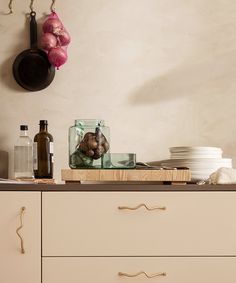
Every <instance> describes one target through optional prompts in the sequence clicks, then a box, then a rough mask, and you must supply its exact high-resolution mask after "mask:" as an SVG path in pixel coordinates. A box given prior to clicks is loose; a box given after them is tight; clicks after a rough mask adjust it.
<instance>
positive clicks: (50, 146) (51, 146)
mask: <svg viewBox="0 0 236 283" xmlns="http://www.w3.org/2000/svg"><path fill="white" fill-rule="evenodd" d="M49 153H51V154H53V142H50V144H49Z"/></svg>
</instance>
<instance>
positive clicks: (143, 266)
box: [43, 257, 236, 283]
mask: <svg viewBox="0 0 236 283" xmlns="http://www.w3.org/2000/svg"><path fill="white" fill-rule="evenodd" d="M235 266H236V258H231V257H230V258H224V257H223V258H222V257H218V258H216V257H214V258H208V257H197V258H194V257H190V258H188V257H161V258H160V257H111V258H109V257H92V258H88V257H73V258H44V259H43V282H44V283H65V282H66V283H78V282H83V283H93V282H96V283H129V282H130V283H134V282H139V283H146V282H160V283H199V282H201V283H222V282H225V283H226V282H227V283H235V282H236V268H235ZM141 271H144V272H145V273H146V274H147V276H154V275H156V277H153V278H150V279H149V278H147V277H146V276H145V274H144V273H141V274H140V275H138V273H139V272H141ZM119 273H120V275H119ZM135 275H137V276H135ZM128 276H134V277H128Z"/></svg>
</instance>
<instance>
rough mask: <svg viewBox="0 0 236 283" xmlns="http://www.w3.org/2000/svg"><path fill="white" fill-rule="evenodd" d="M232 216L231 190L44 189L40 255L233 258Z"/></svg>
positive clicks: (235, 210)
mask: <svg viewBox="0 0 236 283" xmlns="http://www.w3.org/2000/svg"><path fill="white" fill-rule="evenodd" d="M140 204H145V205H146V206H147V207H148V208H151V209H152V208H156V209H153V210H147V209H146V208H145V206H141V207H140V208H137V209H134V210H131V209H129V208H135V207H137V206H138V205H140ZM235 215H236V192H45V193H43V256H203V255H204V256H235V255H236V221H234V216H235Z"/></svg>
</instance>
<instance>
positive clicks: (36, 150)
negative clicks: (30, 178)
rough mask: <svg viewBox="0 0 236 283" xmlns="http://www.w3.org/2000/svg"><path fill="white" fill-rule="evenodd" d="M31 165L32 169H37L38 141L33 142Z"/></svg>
mask: <svg viewBox="0 0 236 283" xmlns="http://www.w3.org/2000/svg"><path fill="white" fill-rule="evenodd" d="M33 167H34V170H38V143H37V142H34V144H33Z"/></svg>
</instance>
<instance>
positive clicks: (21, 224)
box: [16, 206, 25, 254]
mask: <svg viewBox="0 0 236 283" xmlns="http://www.w3.org/2000/svg"><path fill="white" fill-rule="evenodd" d="M24 213H25V207H24V206H23V207H22V208H21V211H20V227H18V228H17V229H16V234H17V235H18V237H19V238H20V248H21V253H22V254H24V253H25V248H24V240H23V238H22V236H21V235H20V233H19V231H20V229H22V228H23V227H24V223H23V217H24Z"/></svg>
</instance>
